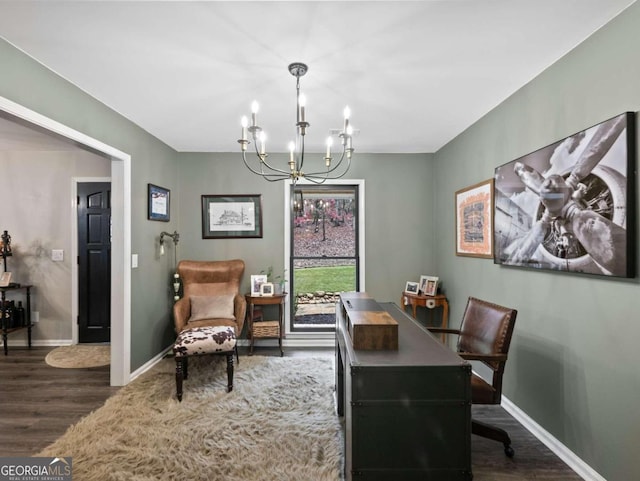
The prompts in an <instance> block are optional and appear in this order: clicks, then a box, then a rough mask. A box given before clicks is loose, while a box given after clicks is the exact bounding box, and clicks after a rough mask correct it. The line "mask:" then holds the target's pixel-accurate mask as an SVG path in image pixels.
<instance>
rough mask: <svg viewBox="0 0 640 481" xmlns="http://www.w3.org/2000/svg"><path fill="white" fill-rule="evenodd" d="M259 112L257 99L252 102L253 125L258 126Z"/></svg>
mask: <svg viewBox="0 0 640 481" xmlns="http://www.w3.org/2000/svg"><path fill="white" fill-rule="evenodd" d="M257 114H258V102H256V101H255V100H254V101H253V103H252V104H251V126H252V127H256V126H257V125H256V115H257Z"/></svg>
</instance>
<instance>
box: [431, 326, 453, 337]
mask: <svg viewBox="0 0 640 481" xmlns="http://www.w3.org/2000/svg"><path fill="white" fill-rule="evenodd" d="M427 329H428V330H429V332H437V333H444V334H458V335H459V334H460V329H448V328H444V327H427Z"/></svg>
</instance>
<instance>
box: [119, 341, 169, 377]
mask: <svg viewBox="0 0 640 481" xmlns="http://www.w3.org/2000/svg"><path fill="white" fill-rule="evenodd" d="M171 347H172V346H169V347H167V348H166V349H165V350H164V351H162V352H160V354H157V355H156V356H154V357H152V358H151V359H149V360H148V361H147V362H145V363H144V364H143V365H142V366H140V367H139V368H138V369H136V370H135V371H133V372H132V373H131V375H130V376H129V382H131V381H133V380H134V379H135V378H137V377H139V376H141V375H142V374H144V373H145V372H147V371H148V370H149V369H151V368H152V367H153V366H155V365H156V364H158V363H159V362H160V361H162V359H163V358H164V357H165V356H166V355H167V353H168V352H169V351H171Z"/></svg>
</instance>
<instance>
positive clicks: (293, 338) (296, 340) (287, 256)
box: [283, 179, 366, 346]
mask: <svg viewBox="0 0 640 481" xmlns="http://www.w3.org/2000/svg"><path fill="white" fill-rule="evenodd" d="M297 184H298V185H316V184H314V183H313V182H309V181H305V180H299V181H298V182H297ZM327 185H357V186H358V240H359V241H358V254H359V256H360V276H359V285H360V290H361V291H366V288H365V282H364V279H365V259H366V256H365V250H364V246H365V240H364V233H365V228H364V218H365V215H364V206H365V202H364V179H336V180H332V181H327ZM290 187H291V181H290V180H289V181H286V182H284V266H283V269H286V270H285V271H284V272H286V275H285V278H286V280H287V284H288V285H289V286H290V285H291V274H292V273H291V272H290V270H289V262H290V260H291V202H292V199H291V188H290ZM290 302H291V295H289V296H288V297H287V301H286V304H285V311H284V325H285V341H284V345H285V346H287V345H288V346H324V345H325V344H326V345H329V344H330V345H333V343H334V338H335V334H334V333H333V332H309V331H307V332H292V331H291V326H290V322H289V321H290V319H291V314H290V311H291V309H290V305H289V303H290ZM305 340H312V341H313V342H312V343H307V342H305Z"/></svg>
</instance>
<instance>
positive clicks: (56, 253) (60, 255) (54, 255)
mask: <svg viewBox="0 0 640 481" xmlns="http://www.w3.org/2000/svg"><path fill="white" fill-rule="evenodd" d="M51 260H52V261H55V262H62V261H63V260H64V251H63V250H62V249H52V250H51Z"/></svg>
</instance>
